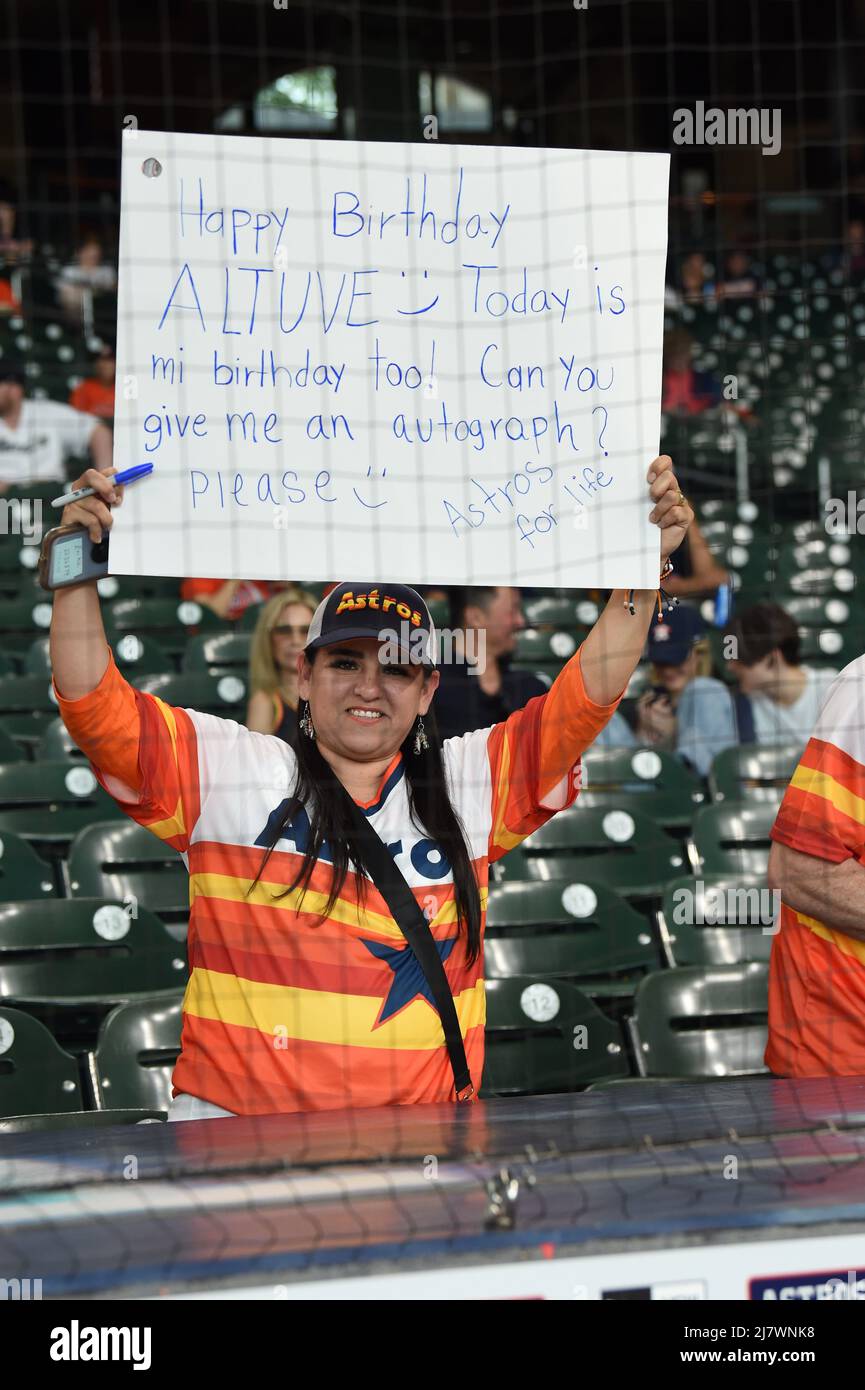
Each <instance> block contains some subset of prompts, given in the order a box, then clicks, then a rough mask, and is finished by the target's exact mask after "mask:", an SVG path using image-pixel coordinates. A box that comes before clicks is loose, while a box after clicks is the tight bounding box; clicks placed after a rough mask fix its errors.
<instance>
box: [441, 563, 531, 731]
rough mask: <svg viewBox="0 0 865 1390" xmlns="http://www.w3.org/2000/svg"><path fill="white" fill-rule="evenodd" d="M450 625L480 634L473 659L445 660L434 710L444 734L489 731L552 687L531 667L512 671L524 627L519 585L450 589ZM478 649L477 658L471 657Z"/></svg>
mask: <svg viewBox="0 0 865 1390" xmlns="http://www.w3.org/2000/svg"><path fill="white" fill-rule="evenodd" d="M450 607H451V612H450V624H451V628H452V629H463V630H465V631H466V632H467V633H468V634H470V635H471V634H473V633H476V634H477V645H476V646H474V647H472V645H471V644H470V642H469V641H468V640H467V641H466V656H467V657H468V658H469V660H468V661H456V662H454V661H451V662H444V663H443V664H442V665H441V666H440V667H439V670H440V672H441V683H440V685H439V688H438V690H437V691H436V694H435V701H434V704H433V709H434V711H435V716H436V720H437V721H438V727H439V731H440V733H441V736H442V738H454V737H456V736H458V735H460V734H467V733H470V732H471V731H472V730H473V729H487V728H489V726H490V725H491V724H497V723H499V722H500V721H501V720H504V719H507V717H508V715H509V714H512V713H513V711H514V710H517V709H522V707H523V705H526V704H528V702H529V700H531V699H533V698H534V696H535V695H543V694H544V693H545V691H546V689H547V687H546V685H544V683H543V681H541V680H539V679H538V677H537V676H536V675H534V674H533V673H532V672H531V671H520V670H512V669H511V666H510V658H511V656H512V654H513V651H514V648H515V646H516V642H517V633H518V632H519V631H520V630H521V629H522V628H524V627H525V625H526V620H525V618H524V616H523V609H522V603H521V601H520V591H519V589H510V588H504V587H502V588H493V587H490V588H464V589H452V590H451V593H450ZM473 651H474V652H476V653H477V656H478V658H479V659H478V660H477V662H476V664H475V662H472V661H471V658H472V654H473Z"/></svg>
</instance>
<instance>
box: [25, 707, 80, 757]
mask: <svg viewBox="0 0 865 1390" xmlns="http://www.w3.org/2000/svg"><path fill="white" fill-rule="evenodd" d="M35 758H36V761H37V762H44V761H50V762H59V761H61V760H63V761H65V762H75V763H86V762H87V758H86V756H85V754H84V753H82V752H81V749H80V748H79V747H78V744H77V743H75V742H74V740H73V738H72V735H71V734H70V732H69V730H68V729H67V727H66V725H65V724H64V723H63V720H62V719H60V718H57V719H52V721H51V723H50V724H48V725H47V726H46V728H45V732H44V733H43V735H42V737H41V738H40V740H39V742H38V743H37V745H36V750H35Z"/></svg>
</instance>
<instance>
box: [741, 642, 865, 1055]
mask: <svg viewBox="0 0 865 1390" xmlns="http://www.w3.org/2000/svg"><path fill="white" fill-rule="evenodd" d="M771 838H772V841H773V844H772V849H771V852H770V855H769V887H770V888H772V889H776V890H779V891H780V896H781V914H780V927H779V930H778V932H777V934H776V936H775V937H774V939H773V941H772V954H771V958H770V962H769V1043H768V1046H767V1048H766V1065H767V1066H768V1067H769V1068H770V1069H771V1070H772V1071H773V1072H775V1073H776V1074H777V1075H779V1076H865V656H860V657H857V658H856V660H855V661H851V662H850V664H849V666H845V668H844V670H843V671H841V673H840V674H839V675H838V676H837V677H836V679H835V681H834V682H833V684H832V686H831V687H830V689H829V691H828V692H827V694H826V698H825V699H824V701H823V704H822V705H821V708H820V712H819V714H818V716H817V723H816V725H815V726H814V730H813V733H812V734H811V738H810V739H809V741H808V745H807V747H806V749H805V752H804V753H803V755H802V759H801V762H800V763H799V766H798V767H797V768H796V771H795V772H794V774H793V777H792V780H791V781H790V785H789V786H788V788H787V790H786V792H785V794H784V799H783V801H782V802H781V807H780V809H779V811H778V816H777V819H776V821H775V824H774V826H773V827H772V834H771Z"/></svg>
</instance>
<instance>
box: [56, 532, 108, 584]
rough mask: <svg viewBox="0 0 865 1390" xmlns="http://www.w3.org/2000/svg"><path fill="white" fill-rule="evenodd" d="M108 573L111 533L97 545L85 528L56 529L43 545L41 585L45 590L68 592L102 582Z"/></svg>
mask: <svg viewBox="0 0 865 1390" xmlns="http://www.w3.org/2000/svg"><path fill="white" fill-rule="evenodd" d="M107 573H108V532H107V531H103V532H102V539H101V540H100V541H99V542H98V543H97V544H94V542H93V541H92V540H91V539H90V534H89V532H88V531H87V530H86V529H85V527H83V526H55V528H54V530H53V531H49V532H48V534H47V535H46V536H45V537H44V539H43V542H42V550H41V553H40V556H39V583H40V584H41V585H42V588H43V589H49V590H53V589H65V588H67V587H68V586H69V585H70V584H84V583H86V581H87V580H88V579H102V578H103V577H104V576H105V575H106V574H107Z"/></svg>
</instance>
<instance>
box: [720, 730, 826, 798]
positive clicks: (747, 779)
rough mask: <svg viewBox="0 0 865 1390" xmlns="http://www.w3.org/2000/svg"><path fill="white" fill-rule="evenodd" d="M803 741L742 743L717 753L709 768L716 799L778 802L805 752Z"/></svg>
mask: <svg viewBox="0 0 865 1390" xmlns="http://www.w3.org/2000/svg"><path fill="white" fill-rule="evenodd" d="M804 747H805V745H804V744H802V743H779V744H776V745H775V746H774V747H772V746H769V747H767V746H765V745H758V744H756V743H742V744H739V746H738V747H736V748H725V749H724V751H723V752H722V753H718V754H717V755H716V757H715V758H714V759H713V761H712V766H711V767H710V769H709V790H710V791H711V794H712V800H713V801H716V802H717V801H768V802H771V803H772V805H774V806H777V804H778V801H779V799H780V798H781V797H782V796H783V795H784V792H785V791H786V790H787V785H788V783H789V781H790V778H791V777H792V776H793V773H794V772H795V771H796V768H797V766H798V764H799V760H800V758H801V757H802V753H803V752H804Z"/></svg>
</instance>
